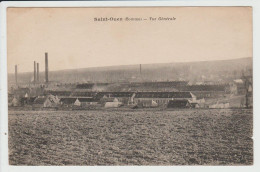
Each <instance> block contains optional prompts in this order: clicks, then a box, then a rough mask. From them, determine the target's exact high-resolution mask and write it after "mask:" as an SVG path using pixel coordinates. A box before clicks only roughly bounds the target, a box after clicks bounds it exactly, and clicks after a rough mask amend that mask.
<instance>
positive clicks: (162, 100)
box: [134, 92, 196, 105]
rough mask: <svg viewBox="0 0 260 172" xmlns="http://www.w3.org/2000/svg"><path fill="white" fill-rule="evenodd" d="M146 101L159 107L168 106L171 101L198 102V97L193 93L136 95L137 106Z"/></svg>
mask: <svg viewBox="0 0 260 172" xmlns="http://www.w3.org/2000/svg"><path fill="white" fill-rule="evenodd" d="M144 100H153V101H155V102H156V103H157V104H158V105H167V104H168V103H169V101H170V100H189V101H196V96H195V95H194V94H192V93H191V92H137V93H136V94H135V97H134V102H135V104H138V103H139V102H142V101H144Z"/></svg>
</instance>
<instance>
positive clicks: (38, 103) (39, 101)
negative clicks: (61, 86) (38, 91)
mask: <svg viewBox="0 0 260 172" xmlns="http://www.w3.org/2000/svg"><path fill="white" fill-rule="evenodd" d="M59 104H60V100H59V99H58V98H57V97H56V96H53V95H49V96H47V97H38V98H36V99H35V100H34V102H33V106H34V107H57V106H58V105H59Z"/></svg>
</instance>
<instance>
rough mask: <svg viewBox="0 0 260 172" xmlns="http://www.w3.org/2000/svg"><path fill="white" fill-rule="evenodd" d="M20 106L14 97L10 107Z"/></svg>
mask: <svg viewBox="0 0 260 172" xmlns="http://www.w3.org/2000/svg"><path fill="white" fill-rule="evenodd" d="M20 105H21V102H20V100H19V99H18V98H16V97H14V98H13V99H12V101H11V103H10V106H14V107H17V106H20Z"/></svg>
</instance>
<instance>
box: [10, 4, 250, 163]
mask: <svg viewBox="0 0 260 172" xmlns="http://www.w3.org/2000/svg"><path fill="white" fill-rule="evenodd" d="M6 16H7V72H8V158H9V164H10V165H11V166H62V165H66V166H101V165H102V166H103V165H104V166H132V165H136V166H146V165H149V166H151V165H156V166H165V165H167V166H176V165H203V166H205V165H206V166H219V165H225V166H230V165H239V166H240V165H243V166H244V165H253V164H254V158H253V155H254V149H253V139H252V137H253V72H252V70H253V32H252V31H253V24H252V7H247V6H243V7H242V6H241V7H84V8H83V7H82V8H51V7H48V8H42V7H37V8H35V7H30V8H29V7H27V8H26V7H19V8H18V7H9V8H7V12H6Z"/></svg>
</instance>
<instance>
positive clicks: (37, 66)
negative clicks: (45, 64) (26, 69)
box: [37, 63, 39, 83]
mask: <svg viewBox="0 0 260 172" xmlns="http://www.w3.org/2000/svg"><path fill="white" fill-rule="evenodd" d="M37 82H38V83H39V63H37Z"/></svg>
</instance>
